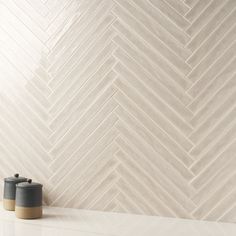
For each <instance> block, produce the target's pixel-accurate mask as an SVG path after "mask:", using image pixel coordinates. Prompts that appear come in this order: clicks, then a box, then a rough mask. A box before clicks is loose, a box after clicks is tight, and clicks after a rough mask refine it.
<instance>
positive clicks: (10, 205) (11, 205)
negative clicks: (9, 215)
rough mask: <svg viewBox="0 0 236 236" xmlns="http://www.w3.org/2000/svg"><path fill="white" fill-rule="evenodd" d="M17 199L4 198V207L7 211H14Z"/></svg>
mask: <svg viewBox="0 0 236 236" xmlns="http://www.w3.org/2000/svg"><path fill="white" fill-rule="evenodd" d="M15 203H16V201H15V200H9V199H3V207H4V209H5V210H7V211H14V210H15Z"/></svg>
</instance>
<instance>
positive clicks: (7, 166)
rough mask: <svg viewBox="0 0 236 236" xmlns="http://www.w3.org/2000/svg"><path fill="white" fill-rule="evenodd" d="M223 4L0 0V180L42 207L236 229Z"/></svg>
mask: <svg viewBox="0 0 236 236" xmlns="http://www.w3.org/2000/svg"><path fill="white" fill-rule="evenodd" d="M235 56H236V1H235V0H228V1H226V0H224V1H222V0H185V1H184V0H114V1H113V0H3V1H1V2H0V112H1V113H0V161H1V166H0V176H1V177H2V178H3V177H5V176H9V175H12V174H13V173H15V172H19V173H21V174H22V175H24V176H28V177H32V178H33V179H34V180H36V181H40V182H42V183H43V184H44V191H45V202H46V203H47V204H50V205H54V206H63V207H75V208H85V209H94V210H104V211H119V212H131V213H138V214H150V215H162V216H170V217H184V218H196V219H204V220H217V221H218V220H221V221H230V222H233V221H236V168H235V166H236V119H235V117H236V77H235V72H236V59H235Z"/></svg>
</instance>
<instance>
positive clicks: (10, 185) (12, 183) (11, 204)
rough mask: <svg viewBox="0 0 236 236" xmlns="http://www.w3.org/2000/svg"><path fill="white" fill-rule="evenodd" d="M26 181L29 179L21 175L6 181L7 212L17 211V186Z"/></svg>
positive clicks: (5, 205)
mask: <svg viewBox="0 0 236 236" xmlns="http://www.w3.org/2000/svg"><path fill="white" fill-rule="evenodd" d="M26 181H27V179H26V178H25V177H20V176H19V174H15V175H14V176H12V177H8V178H5V179H4V194H3V207H4V208H5V209H6V210H8V211H14V210H15V198H16V184H18V183H21V182H26Z"/></svg>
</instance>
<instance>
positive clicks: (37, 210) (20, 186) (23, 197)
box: [3, 174, 43, 219]
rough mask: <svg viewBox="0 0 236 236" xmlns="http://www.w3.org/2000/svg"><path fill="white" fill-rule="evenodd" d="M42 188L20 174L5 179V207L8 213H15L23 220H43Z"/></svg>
mask: <svg viewBox="0 0 236 236" xmlns="http://www.w3.org/2000/svg"><path fill="white" fill-rule="evenodd" d="M42 187H43V186H42V185H41V184H39V183H34V182H32V180H31V179H27V178H25V177H20V176H19V174H15V175H14V176H13V177H8V178H5V179H4V196H3V207H4V208H5V209H6V210H8V211H15V213H16V216H17V217H18V218H21V219H36V218H41V217H42V195H43V193H42Z"/></svg>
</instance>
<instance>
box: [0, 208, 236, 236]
mask: <svg viewBox="0 0 236 236" xmlns="http://www.w3.org/2000/svg"><path fill="white" fill-rule="evenodd" d="M54 235H55V236H62V235H66V236H74V235H80V236H96V235H113V236H118V235H119V236H120V235H122V236H123V235H124V236H154V235H155V236H156V235H158V236H170V235H171V236H185V235H186V236H223V235H224V236H235V235H236V224H227V223H214V222H203V221H193V220H182V219H170V218H163V217H156V216H138V215H131V214H120V213H105V212H95V211H86V210H76V209H63V208H44V218H42V219H39V220H20V219H16V218H15V215H14V212H8V211H4V210H3V209H2V207H1V210H0V236H54Z"/></svg>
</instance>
